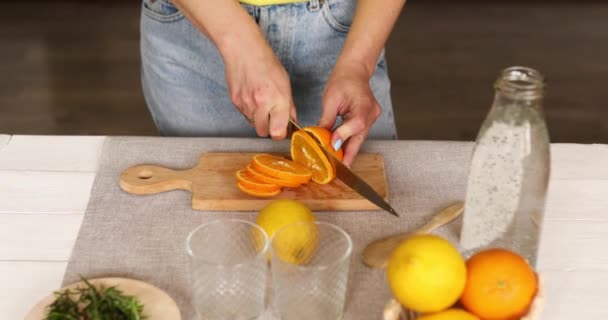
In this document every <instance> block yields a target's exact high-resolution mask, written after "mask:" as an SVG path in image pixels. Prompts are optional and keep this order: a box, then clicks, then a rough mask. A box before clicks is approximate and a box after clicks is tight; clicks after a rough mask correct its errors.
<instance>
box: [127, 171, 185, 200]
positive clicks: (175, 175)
mask: <svg viewBox="0 0 608 320" xmlns="http://www.w3.org/2000/svg"><path fill="white" fill-rule="evenodd" d="M189 171H190V170H171V169H167V168H163V167H159V166H154V165H138V166H134V167H131V168H129V169H127V170H125V171H123V173H122V174H121V175H120V187H121V188H122V189H123V190H124V191H126V192H129V193H133V194H156V193H161V192H165V191H170V190H177V189H180V190H188V191H192V181H191V180H190V179H189V178H188V172H189Z"/></svg>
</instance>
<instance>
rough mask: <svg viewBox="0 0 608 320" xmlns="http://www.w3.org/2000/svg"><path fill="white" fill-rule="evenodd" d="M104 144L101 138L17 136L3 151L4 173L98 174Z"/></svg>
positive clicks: (0, 150) (0, 159)
mask: <svg viewBox="0 0 608 320" xmlns="http://www.w3.org/2000/svg"><path fill="white" fill-rule="evenodd" d="M104 140H105V137H99V136H62V137H58V136H20V135H15V136H13V137H12V139H11V140H10V142H9V143H8V145H6V146H5V147H4V148H0V170H19V171H23V170H29V171H36V170H38V171H77V172H95V171H97V165H98V161H99V155H100V153H101V147H102V145H103V142H104ZM0 145H2V142H1V140H0Z"/></svg>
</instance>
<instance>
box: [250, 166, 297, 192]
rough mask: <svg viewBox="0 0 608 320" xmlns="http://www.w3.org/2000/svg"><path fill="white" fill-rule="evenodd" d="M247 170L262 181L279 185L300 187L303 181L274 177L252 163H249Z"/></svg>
mask: <svg viewBox="0 0 608 320" xmlns="http://www.w3.org/2000/svg"><path fill="white" fill-rule="evenodd" d="M245 170H247V172H248V173H249V174H251V176H252V177H254V178H255V179H257V180H260V181H262V182H266V183H271V184H276V185H277V186H281V187H287V188H295V187H299V186H300V185H301V183H299V182H294V181H290V180H282V179H277V178H273V177H271V176H268V175H266V174H264V173H262V172H260V171H258V170H256V169H255V168H253V167H252V166H251V165H247V167H246V168H245Z"/></svg>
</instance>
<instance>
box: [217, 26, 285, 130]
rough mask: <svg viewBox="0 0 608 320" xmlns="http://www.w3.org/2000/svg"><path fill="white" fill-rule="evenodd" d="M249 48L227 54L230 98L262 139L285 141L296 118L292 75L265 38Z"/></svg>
mask: <svg viewBox="0 0 608 320" xmlns="http://www.w3.org/2000/svg"><path fill="white" fill-rule="evenodd" d="M241 45H243V44H242V43H241ZM249 45H250V46H249V47H243V46H240V47H239V48H238V49H236V50H235V51H234V52H230V53H226V54H224V64H225V73H226V81H227V83H228V90H229V93H230V99H231V100H232V103H234V105H235V106H236V108H237V109H238V110H239V111H240V112H241V113H242V114H243V115H244V116H245V117H246V118H247V119H248V120H249V122H250V123H251V124H252V126H254V127H255V130H256V132H257V134H258V135H259V136H262V137H266V136H268V135H270V136H271V137H272V138H273V139H275V140H280V139H284V138H285V137H286V135H287V126H288V124H289V117H290V116H291V117H293V118H294V119H295V118H296V109H295V105H294V103H293V98H292V95H291V84H290V81H289V75H288V74H287V71H286V70H285V68H283V65H281V62H280V61H279V59H278V58H277V57H276V55H275V54H274V52H273V51H272V49H271V48H270V47H269V46H268V44H267V43H266V41H265V39H263V38H262V39H261V40H260V39H258V40H257V43H255V41H254V43H250V44H249Z"/></svg>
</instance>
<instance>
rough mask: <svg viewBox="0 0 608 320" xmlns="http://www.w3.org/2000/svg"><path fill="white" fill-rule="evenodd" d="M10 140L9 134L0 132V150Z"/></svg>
mask: <svg viewBox="0 0 608 320" xmlns="http://www.w3.org/2000/svg"><path fill="white" fill-rule="evenodd" d="M10 140H11V135H8V134H0V151H2V149H4V147H5V146H6V145H7V144H8V142H9V141H10Z"/></svg>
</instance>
